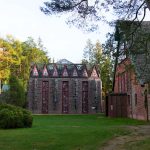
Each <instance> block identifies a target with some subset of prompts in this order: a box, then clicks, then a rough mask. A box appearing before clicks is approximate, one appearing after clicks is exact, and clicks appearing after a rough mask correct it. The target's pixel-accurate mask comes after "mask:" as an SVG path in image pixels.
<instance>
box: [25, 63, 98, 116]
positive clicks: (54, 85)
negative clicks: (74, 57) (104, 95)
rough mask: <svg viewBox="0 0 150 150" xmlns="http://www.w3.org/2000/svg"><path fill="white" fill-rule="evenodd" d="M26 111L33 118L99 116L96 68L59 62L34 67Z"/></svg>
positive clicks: (32, 67) (32, 68)
mask: <svg viewBox="0 0 150 150" xmlns="http://www.w3.org/2000/svg"><path fill="white" fill-rule="evenodd" d="M28 104H29V109H30V110H31V111H32V112H33V113H35V114H41V113H43V114H57V113H59V114H61V113H65V114H82V113H83V114H88V113H89V114H93V113H98V112H101V79H100V74H99V71H98V70H97V67H96V66H93V67H92V68H91V67H90V68H89V67H87V66H86V65H83V64H73V63H71V62H69V61H67V60H62V61H59V62H57V63H52V64H46V65H44V64H36V65H35V64H34V65H32V66H31V74H30V79H29V89H28Z"/></svg>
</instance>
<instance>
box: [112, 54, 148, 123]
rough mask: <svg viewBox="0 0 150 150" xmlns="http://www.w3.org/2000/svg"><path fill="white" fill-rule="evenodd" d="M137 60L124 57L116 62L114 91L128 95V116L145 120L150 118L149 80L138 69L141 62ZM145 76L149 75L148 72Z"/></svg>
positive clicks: (144, 73)
mask: <svg viewBox="0 0 150 150" xmlns="http://www.w3.org/2000/svg"><path fill="white" fill-rule="evenodd" d="M140 58H141V56H140ZM137 60H138V61H136V64H134V63H133V62H132V61H131V60H130V59H129V58H126V59H124V60H122V61H121V62H120V63H119V64H118V66H117V71H116V76H115V88H114V93H126V94H127V95H128V100H127V116H128V117H130V118H134V119H140V120H147V119H150V82H148V80H147V78H146V72H142V71H139V69H140V67H141V66H142V62H140V61H141V60H140V59H139V58H138V59H137ZM137 62H139V63H137ZM145 67H146V66H145ZM137 68H138V69H137ZM147 77H150V72H149V73H148V74H147Z"/></svg>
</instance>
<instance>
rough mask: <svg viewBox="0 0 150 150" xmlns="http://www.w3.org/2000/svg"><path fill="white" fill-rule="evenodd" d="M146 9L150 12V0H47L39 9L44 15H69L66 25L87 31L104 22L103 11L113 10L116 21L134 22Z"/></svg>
mask: <svg viewBox="0 0 150 150" xmlns="http://www.w3.org/2000/svg"><path fill="white" fill-rule="evenodd" d="M147 9H149V10H150V0H130V1H128V0H105V1H104V0H103V1H101V0H93V1H92V0H49V1H46V2H44V6H43V7H41V11H42V12H44V13H45V14H46V15H53V14H54V15H57V14H59V15H63V14H64V13H70V17H69V18H68V21H67V23H69V24H70V23H71V24H74V25H75V26H77V27H78V28H82V29H85V30H88V31H94V30H95V29H97V28H98V24H97V23H96V21H99V20H105V16H104V15H103V14H104V11H105V12H107V11H109V10H113V11H114V12H115V14H117V15H118V17H119V18H118V19H123V20H125V19H131V20H132V19H133V20H134V21H135V20H139V17H138V16H139V15H141V13H143V14H142V15H143V18H144V17H145V14H146V10H147ZM143 18H142V19H141V20H143Z"/></svg>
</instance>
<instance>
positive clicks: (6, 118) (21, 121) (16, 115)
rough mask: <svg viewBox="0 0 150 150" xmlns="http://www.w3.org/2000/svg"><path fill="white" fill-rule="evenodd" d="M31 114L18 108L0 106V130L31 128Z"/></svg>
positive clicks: (6, 105) (5, 105)
mask: <svg viewBox="0 0 150 150" xmlns="http://www.w3.org/2000/svg"><path fill="white" fill-rule="evenodd" d="M32 121H33V117H32V114H31V112H29V111H28V110H25V109H22V108H20V107H16V106H12V105H8V104H0V128H5V129H8V128H23V127H32Z"/></svg>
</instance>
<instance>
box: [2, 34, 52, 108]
mask: <svg viewBox="0 0 150 150" xmlns="http://www.w3.org/2000/svg"><path fill="white" fill-rule="evenodd" d="M0 48H1V49H0V81H2V82H5V81H7V82H9V85H10V90H9V92H7V93H6V94H8V95H7V96H8V97H9V98H7V100H6V101H7V102H8V103H11V104H14V105H19V106H24V105H25V103H26V92H27V83H28V80H29V76H30V65H31V63H39V62H40V63H47V62H48V61H49V58H48V56H47V52H46V51H45V48H44V46H43V45H42V41H41V39H40V40H39V41H38V44H37V43H36V42H34V40H33V39H32V38H28V40H27V41H25V42H21V41H19V40H16V39H15V38H13V37H12V36H7V38H6V39H2V38H1V39H0ZM0 83H1V82H0ZM0 87H1V86H0Z"/></svg>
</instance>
